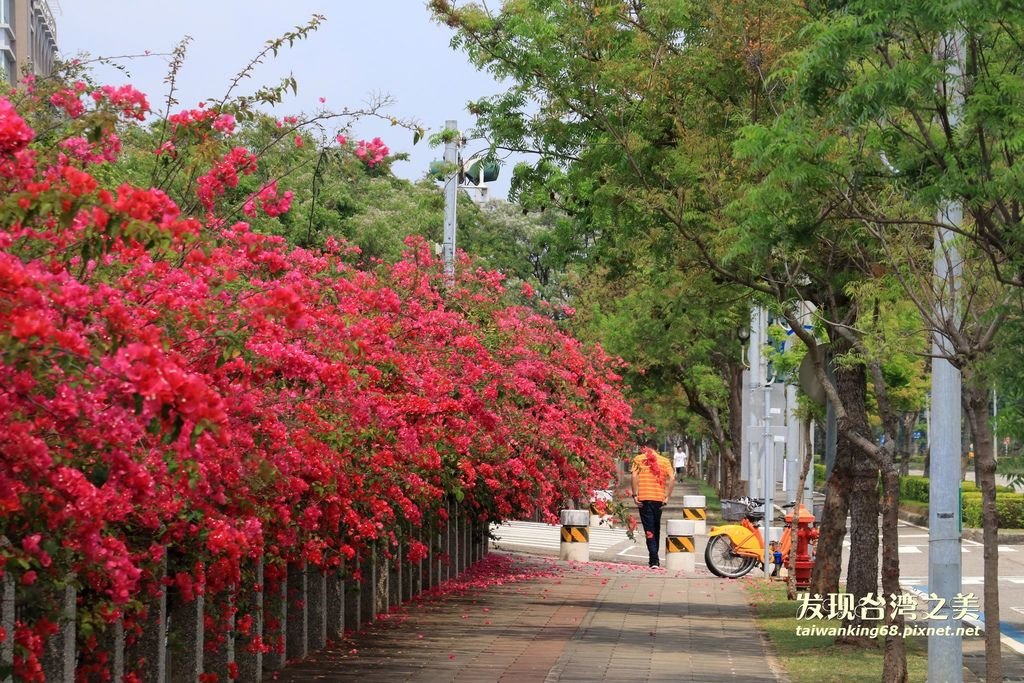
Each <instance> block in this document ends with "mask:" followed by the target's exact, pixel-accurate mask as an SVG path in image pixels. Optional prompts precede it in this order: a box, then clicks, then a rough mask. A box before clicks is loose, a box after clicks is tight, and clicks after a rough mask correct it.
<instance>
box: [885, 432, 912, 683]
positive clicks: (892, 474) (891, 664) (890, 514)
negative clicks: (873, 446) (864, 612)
mask: <svg viewBox="0 0 1024 683" xmlns="http://www.w3.org/2000/svg"><path fill="white" fill-rule="evenodd" d="M880 453H881V455H882V595H886V596H888V595H900V594H902V592H903V589H902V588H901V587H900V556H899V536H898V533H899V532H898V527H899V522H900V518H899V512H900V476H899V472H898V471H897V470H896V464H895V463H894V462H893V456H892V451H891V450H889V449H881V450H880ZM885 623H886V625H887V626H889V631H888V632H887V634H886V636H885V659H884V662H883V664H882V680H883V681H886V683H905V682H906V680H907V650H906V642H905V641H904V639H903V626H904V619H903V614H902V613H899V612H895V611H894V610H889V609H887V610H886V614H885Z"/></svg>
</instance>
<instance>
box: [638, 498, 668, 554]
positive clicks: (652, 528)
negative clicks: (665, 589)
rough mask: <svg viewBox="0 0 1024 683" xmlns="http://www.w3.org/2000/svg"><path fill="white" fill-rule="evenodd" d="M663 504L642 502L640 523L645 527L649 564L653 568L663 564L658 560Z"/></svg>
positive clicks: (650, 501) (653, 501)
mask: <svg viewBox="0 0 1024 683" xmlns="http://www.w3.org/2000/svg"><path fill="white" fill-rule="evenodd" d="M662 505H663V503H661V501H656V500H642V501H640V523H641V524H643V526H644V536H646V537H647V554H648V556H649V559H648V561H647V563H648V564H649V565H650V566H652V567H657V566H659V565H660V564H661V561H660V560H659V559H658V550H659V547H660V543H661V507H662Z"/></svg>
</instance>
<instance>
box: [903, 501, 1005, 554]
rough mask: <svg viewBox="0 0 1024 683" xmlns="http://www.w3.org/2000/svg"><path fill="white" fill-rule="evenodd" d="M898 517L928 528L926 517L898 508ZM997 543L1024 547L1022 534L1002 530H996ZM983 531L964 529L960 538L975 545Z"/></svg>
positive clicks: (979, 541)
mask: <svg viewBox="0 0 1024 683" xmlns="http://www.w3.org/2000/svg"><path fill="white" fill-rule="evenodd" d="M899 517H900V519H901V520H902V521H904V522H910V523H911V524H916V525H917V526H919V527H923V528H925V529H927V528H928V515H919V514H917V513H914V512H908V511H906V510H904V509H903V508H900V514H899ZM996 533H997V539H998V542H999V543H1001V544H1002V545H1024V533H1013V534H1010V533H1005V532H1003V531H1002V530H997V532H996ZM982 534H983V531H982V530H981V529H964V530H963V531H962V532H961V534H960V538H962V539H964V540H966V541H974V542H975V543H981V542H982Z"/></svg>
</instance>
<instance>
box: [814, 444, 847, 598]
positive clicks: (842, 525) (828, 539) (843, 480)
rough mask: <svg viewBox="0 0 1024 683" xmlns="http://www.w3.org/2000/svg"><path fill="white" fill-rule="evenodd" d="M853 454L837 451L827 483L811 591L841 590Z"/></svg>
mask: <svg viewBox="0 0 1024 683" xmlns="http://www.w3.org/2000/svg"><path fill="white" fill-rule="evenodd" d="M853 457H854V456H853V454H852V452H851V449H849V448H846V449H844V448H839V449H837V450H836V462H835V465H833V466H832V472H831V473H830V474H829V477H828V481H827V482H826V484H825V507H824V509H823V510H822V513H821V520H820V522H821V526H820V527H819V532H820V536H819V537H818V546H817V548H816V552H815V560H814V571H813V572H812V573H811V588H810V591H811V593H818V594H820V595H828V594H829V593H837V592H839V576H840V574H842V571H843V564H842V563H843V540H844V539H845V538H846V516H847V514H849V512H850V497H849V494H850V489H851V488H852V482H851V475H852V470H853V464H852V460H853Z"/></svg>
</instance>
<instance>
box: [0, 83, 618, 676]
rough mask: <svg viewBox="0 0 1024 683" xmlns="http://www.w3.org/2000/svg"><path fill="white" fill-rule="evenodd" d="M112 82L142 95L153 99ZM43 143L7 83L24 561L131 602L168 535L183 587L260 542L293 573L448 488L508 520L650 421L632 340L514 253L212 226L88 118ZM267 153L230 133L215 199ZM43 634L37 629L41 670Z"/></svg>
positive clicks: (7, 276)
mask: <svg viewBox="0 0 1024 683" xmlns="http://www.w3.org/2000/svg"><path fill="white" fill-rule="evenodd" d="M100 92H101V93H102V95H101V97H100V99H104V98H106V100H109V102H110V103H112V105H113V106H114V107H115V109H116V110H117V111H119V112H121V114H122V115H123V116H125V117H129V118H131V117H134V116H135V115H136V114H137V113H138V112H139V111H141V109H142V103H144V101H145V100H144V98H140V97H139V96H138V95H136V94H134V93H133V92H129V91H124V90H100ZM215 120H219V119H215ZM72 122H73V121H72ZM69 135H71V133H69ZM73 136H74V137H77V132H75V133H74V134H73ZM31 142H32V131H31V129H30V127H29V126H28V125H26V123H25V122H24V120H23V119H22V118H21V116H19V114H18V113H17V112H16V111H15V109H14V108H13V107H12V105H11V104H10V102H8V101H6V100H4V99H2V98H0V186H2V187H0V216H3V217H4V221H3V224H2V225H0V348H2V349H3V351H4V353H3V355H2V356H0V536H5V537H6V538H8V539H9V540H10V542H11V545H10V546H5V547H2V548H0V572H7V571H13V572H16V574H17V578H18V580H19V581H29V582H31V581H35V582H36V585H37V586H38V585H39V584H40V583H42V584H45V585H51V586H52V585H55V584H57V583H59V582H60V581H62V580H63V579H64V577H66V576H67V575H68V574H69V573H74V574H75V575H76V576H77V577H78V580H79V581H81V582H82V583H83V584H84V586H85V587H86V588H87V589H88V590H87V591H84V592H83V595H87V596H91V597H89V598H88V599H89V600H96V596H100V599H101V603H96V604H92V605H90V604H83V605H82V609H90V608H91V609H94V610H95V611H96V613H97V614H100V615H101V616H103V617H104V618H105V619H113V618H114V617H113V615H116V614H119V613H120V612H121V610H123V609H125V608H127V607H128V605H129V600H130V599H131V598H132V597H134V596H142V595H146V594H148V593H149V592H150V591H151V590H152V588H153V586H154V582H155V581H156V580H157V579H155V578H154V576H156V573H155V572H154V567H155V566H156V563H157V562H162V561H164V558H165V557H167V558H168V561H169V565H168V575H169V576H171V577H173V584H174V585H175V586H176V587H177V590H178V591H180V594H181V595H184V596H191V595H196V594H200V593H211V594H216V593H217V592H219V591H223V590H226V589H227V587H228V586H230V585H239V583H240V579H241V574H242V569H243V566H244V563H245V562H246V560H247V559H248V558H252V557H255V556H257V555H259V554H261V553H262V554H264V555H265V557H266V558H267V563H268V572H269V571H270V570H271V569H272V567H273V565H274V563H275V562H281V561H291V560H301V559H304V560H306V561H308V562H310V563H312V564H315V565H319V566H334V565H337V564H338V563H339V562H341V561H342V559H343V558H351V557H353V556H354V555H355V554H356V553H360V552H362V551H363V549H364V548H365V547H366V546H367V545H368V544H370V543H371V542H374V541H375V540H377V539H381V540H382V542H385V543H386V545H387V546H388V547H393V546H394V545H395V544H399V543H400V544H404V545H406V546H407V552H406V553H404V556H405V557H407V558H410V559H415V558H422V557H423V556H424V555H425V553H426V547H425V546H423V545H422V544H420V543H418V542H416V541H414V540H412V539H409V538H405V537H403V536H402V535H401V530H402V528H403V525H404V523H405V522H408V523H410V524H412V525H420V524H423V523H428V522H434V521H436V520H438V519H440V518H441V517H442V516H443V514H444V501H445V500H446V499H447V498H449V497H454V498H455V499H457V500H461V501H462V502H463V505H465V506H468V508H469V509H470V510H471V511H472V513H473V514H474V515H475V516H476V517H477V518H479V519H480V520H497V519H501V518H506V517H509V516H513V515H518V514H529V513H531V512H532V511H534V510H535V509H538V508H540V509H543V510H545V511H546V512H548V513H549V514H550V513H552V512H553V511H554V510H556V509H557V507H558V505H560V503H561V501H562V500H563V499H564V498H567V497H569V498H572V497H576V498H580V497H583V496H584V495H587V494H589V493H590V491H591V490H593V489H595V488H603V487H604V486H605V485H606V484H607V482H608V481H609V480H610V478H611V476H612V473H613V472H614V458H615V457H618V456H619V454H620V452H621V450H622V447H623V444H624V443H625V441H626V439H627V432H628V430H629V428H630V426H631V423H632V418H631V414H630V410H629V407H628V405H627V404H626V403H625V402H624V401H623V398H622V395H621V393H620V388H619V377H618V375H617V374H616V369H617V364H616V362H614V361H613V360H612V359H610V358H608V357H607V356H605V355H604V354H603V353H602V352H601V351H600V349H596V350H590V349H587V348H584V347H583V346H582V345H581V344H580V343H579V342H577V341H576V340H574V339H572V338H571V337H569V336H567V335H566V334H564V333H563V332H562V331H560V329H559V328H558V327H557V325H556V324H555V323H554V322H553V321H552V320H551V319H549V318H545V317H541V316H539V315H537V314H536V313H534V312H532V311H531V310H529V309H526V308H520V307H508V306H506V305H505V304H504V303H503V296H504V290H503V288H502V287H501V284H500V282H501V276H500V275H498V274H496V273H492V272H487V271H484V270H474V266H473V264H472V263H470V262H469V260H468V259H466V258H463V261H462V263H461V265H460V272H461V273H462V276H461V277H460V281H459V283H458V286H457V287H455V288H453V289H452V290H450V291H446V290H445V288H444V284H443V283H444V277H443V274H442V272H441V268H440V266H439V264H438V262H437V261H436V259H435V258H434V257H433V255H432V254H431V253H430V250H429V249H428V247H427V244H426V243H425V242H424V241H416V242H412V243H410V245H409V250H408V253H407V254H406V256H405V258H404V259H402V260H401V261H399V262H398V263H395V264H393V265H387V266H384V265H381V266H377V267H375V269H373V270H359V269H356V268H354V267H352V266H350V265H348V261H347V256H348V255H347V251H348V250H346V249H343V248H341V247H339V246H337V245H335V244H334V243H333V242H332V243H331V245H330V246H329V248H328V249H327V250H326V251H324V252H313V251H307V250H302V249H294V248H290V247H288V246H287V245H286V244H285V243H284V242H283V240H282V239H280V238H276V237H269V236H265V235H260V234H256V233H254V232H252V231H251V230H250V229H249V227H248V226H247V225H246V224H245V223H236V224H234V225H230V226H227V225H225V224H223V223H222V222H221V221H219V220H216V219H214V218H212V217H211V218H210V220H208V221H207V223H206V225H205V227H204V225H203V224H202V223H201V222H200V221H199V220H197V219H195V218H191V217H184V216H182V214H181V212H180V210H179V209H178V207H177V206H176V205H175V204H174V202H173V201H171V200H170V199H169V198H168V196H167V195H166V194H164V193H163V192H161V191H159V190H152V189H144V188H139V187H134V186H131V185H122V186H120V187H118V188H116V190H115V191H112V190H110V189H106V188H103V187H102V183H101V181H100V180H99V179H98V178H97V177H95V176H93V175H91V174H90V172H89V171H90V165H91V164H93V163H99V160H98V157H97V156H96V155H89V154H72V155H69V154H66V153H64V152H63V151H61V150H62V149H63V150H68V149H69V148H73V147H75V146H76V145H79V144H80V143H77V142H76V143H71V144H70V145H63V146H61V144H60V143H59V142H58V143H57V144H56V146H52V147H50V148H48V149H46V148H42V147H41V148H40V149H38V150H33V149H30V148H29V146H30V143H31ZM52 144H53V143H51V145H52ZM72 163H74V166H72V165H71V164H72ZM255 163H256V159H255V157H254V156H253V155H252V154H251V153H250V152H249V151H247V150H244V149H241V148H236V149H233V150H230V151H229V152H227V153H226V154H225V155H223V156H222V157H221V158H220V159H219V160H218V161H217V162H215V164H214V166H213V168H212V169H210V171H209V172H208V173H206V174H205V175H203V176H202V178H201V179H200V181H199V182H200V196H201V197H202V198H203V204H204V206H205V207H206V208H207V209H210V208H212V207H213V206H214V199H215V197H216V196H217V195H218V194H219V193H221V192H223V191H224V188H225V187H230V186H232V185H233V184H235V183H237V180H238V174H239V173H249V172H252V170H253V169H254V168H255ZM290 199H291V196H290V193H287V192H286V193H284V194H283V195H281V196H280V197H278V195H277V188H276V186H273V187H272V189H271V190H270V192H269V193H268V194H267V195H266V196H264V195H263V193H260V196H259V201H260V203H261V205H262V208H263V210H264V211H265V212H267V213H271V212H274V211H276V212H283V211H286V210H287V208H288V206H287V204H288V202H290ZM201 229H202V233H201ZM201 234H202V239H200V235H201ZM165 548H170V549H171V551H172V552H165V550H164V549H165ZM15 558H16V559H17V560H18V562H10V561H9V560H11V559H15ZM268 575H269V574H268ZM125 616H126V628H128V629H129V631H130V620H131V614H126V615H125ZM241 619H242V620H244V617H242V618H241ZM240 623H241V621H240ZM38 633H39V632H38V629H36V630H32V629H30V628H28V627H25V628H21V627H19V630H18V632H17V633H16V634H15V637H16V638H17V639H18V642H19V643H21V644H22V645H23V647H22V648H21V649H19V658H18V660H17V662H18V671H17V672H16V675H17V676H21V677H22V678H24V679H25V680H34V679H33V678H32V676H35V675H36V674H35V672H36V670H37V665H38V661H37V658H38V654H39V651H40V647H41V645H40V638H39V637H38ZM7 637H10V634H7Z"/></svg>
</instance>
